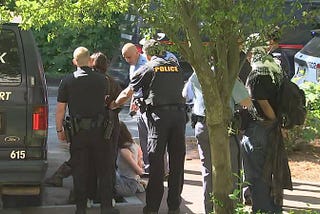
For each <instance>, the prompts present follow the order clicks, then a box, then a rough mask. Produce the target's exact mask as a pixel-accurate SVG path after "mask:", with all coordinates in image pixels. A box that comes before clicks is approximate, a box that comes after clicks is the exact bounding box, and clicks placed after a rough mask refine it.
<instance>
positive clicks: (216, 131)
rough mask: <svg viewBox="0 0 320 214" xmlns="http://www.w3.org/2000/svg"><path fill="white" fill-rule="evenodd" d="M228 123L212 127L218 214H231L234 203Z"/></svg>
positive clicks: (213, 168) (211, 141)
mask: <svg viewBox="0 0 320 214" xmlns="http://www.w3.org/2000/svg"><path fill="white" fill-rule="evenodd" d="M226 124H227V123H226V122H225V121H223V122H222V123H220V124H215V125H210V121H208V127H209V136H210V145H211V147H210V148H211V151H210V152H211V158H212V181H213V195H214V211H215V213H217V214H229V213H230V214H231V213H233V211H234V206H233V205H234V203H233V201H232V200H231V199H230V198H229V194H231V193H232V187H233V184H232V172H231V162H230V148H229V147H230V146H229V137H228V135H227V126H226Z"/></svg>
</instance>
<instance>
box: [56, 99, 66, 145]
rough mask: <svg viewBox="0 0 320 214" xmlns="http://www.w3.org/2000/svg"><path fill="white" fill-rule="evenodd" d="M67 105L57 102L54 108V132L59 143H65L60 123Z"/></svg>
mask: <svg viewBox="0 0 320 214" xmlns="http://www.w3.org/2000/svg"><path fill="white" fill-rule="evenodd" d="M66 108H67V103H61V102H58V103H57V106H56V130H57V135H58V138H59V140H60V141H65V140H66V136H65V133H64V130H63V126H62V122H63V119H64V115H65V113H66Z"/></svg>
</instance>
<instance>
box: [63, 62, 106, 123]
mask: <svg viewBox="0 0 320 214" xmlns="http://www.w3.org/2000/svg"><path fill="white" fill-rule="evenodd" d="M81 69H82V70H83V71H82V72H81V71H80V72H79V69H78V70H77V71H75V72H74V73H72V74H69V75H67V76H66V77H65V78H64V79H63V80H62V81H61V83H60V86H59V90H58V97H57V101H58V102H62V103H68V108H69V114H70V115H71V116H81V117H94V116H97V115H98V114H104V111H105V94H106V89H107V85H106V84H107V83H106V78H105V76H104V75H103V74H100V73H98V72H96V71H93V70H92V69H91V68H89V67H81ZM75 76H77V77H75Z"/></svg>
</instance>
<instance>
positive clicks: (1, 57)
mask: <svg viewBox="0 0 320 214" xmlns="http://www.w3.org/2000/svg"><path fill="white" fill-rule="evenodd" d="M5 55H7V53H6V52H4V53H2V54H1V55H0V62H1V63H2V64H5V63H6V61H4V56H5Z"/></svg>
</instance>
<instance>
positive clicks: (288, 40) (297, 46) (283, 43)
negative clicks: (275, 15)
mask: <svg viewBox="0 0 320 214" xmlns="http://www.w3.org/2000/svg"><path fill="white" fill-rule="evenodd" d="M298 2H299V3H300V4H301V8H299V9H297V10H296V11H295V12H294V14H293V15H294V17H295V18H296V19H297V20H301V18H302V14H303V13H304V12H306V11H308V12H310V11H317V10H320V0H309V1H304V0H300V1H298ZM292 3H293V0H287V1H286V2H285V11H284V12H285V13H287V14H289V13H290V11H291V10H292ZM317 28H320V22H319V17H314V19H309V20H308V22H307V23H300V24H299V25H298V26H290V25H289V26H287V27H286V28H284V30H283V32H282V35H281V39H280V42H279V52H278V53H279V54H281V55H282V57H281V59H282V61H283V62H282V63H285V67H286V68H287V69H288V71H287V72H288V76H289V77H290V78H292V77H293V75H294V74H295V71H296V70H295V64H294V56H295V54H296V53H297V52H298V51H299V50H301V49H302V48H303V47H304V45H305V44H306V43H307V42H308V41H309V40H310V39H311V38H312V35H311V34H310V31H311V30H313V29H317Z"/></svg>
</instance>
